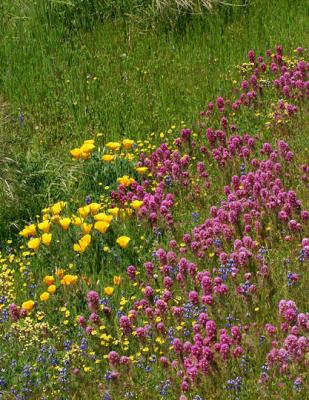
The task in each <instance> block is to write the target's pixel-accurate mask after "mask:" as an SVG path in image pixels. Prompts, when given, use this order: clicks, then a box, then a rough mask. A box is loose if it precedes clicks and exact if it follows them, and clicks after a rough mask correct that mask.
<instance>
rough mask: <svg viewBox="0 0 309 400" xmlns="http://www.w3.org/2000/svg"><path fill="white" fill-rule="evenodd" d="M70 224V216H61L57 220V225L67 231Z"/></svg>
mask: <svg viewBox="0 0 309 400" xmlns="http://www.w3.org/2000/svg"><path fill="white" fill-rule="evenodd" d="M70 224H71V218H61V219H60V220H59V225H60V226H61V228H62V229H64V230H65V231H67V230H68V229H69V226H70Z"/></svg>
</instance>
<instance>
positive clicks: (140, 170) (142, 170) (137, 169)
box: [135, 167, 148, 175]
mask: <svg viewBox="0 0 309 400" xmlns="http://www.w3.org/2000/svg"><path fill="white" fill-rule="evenodd" d="M135 170H136V171H137V172H138V173H139V174H141V175H143V174H145V173H146V172H147V171H148V168H147V167H136V168H135Z"/></svg>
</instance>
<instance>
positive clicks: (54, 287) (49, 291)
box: [47, 285, 57, 294]
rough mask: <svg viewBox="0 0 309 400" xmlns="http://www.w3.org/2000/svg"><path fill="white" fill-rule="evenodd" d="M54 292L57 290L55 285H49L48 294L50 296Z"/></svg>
mask: <svg viewBox="0 0 309 400" xmlns="http://www.w3.org/2000/svg"><path fill="white" fill-rule="evenodd" d="M56 290H57V287H56V285H50V286H48V288H47V291H48V293H51V294H54V293H55V292H56Z"/></svg>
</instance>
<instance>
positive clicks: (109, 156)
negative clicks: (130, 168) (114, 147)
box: [102, 154, 115, 162]
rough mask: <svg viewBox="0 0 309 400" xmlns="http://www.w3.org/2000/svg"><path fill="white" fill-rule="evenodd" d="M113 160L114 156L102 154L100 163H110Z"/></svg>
mask: <svg viewBox="0 0 309 400" xmlns="http://www.w3.org/2000/svg"><path fill="white" fill-rule="evenodd" d="M114 159H115V156H114V155H112V154H104V155H103V156H102V161H105V162H112V161H113V160H114Z"/></svg>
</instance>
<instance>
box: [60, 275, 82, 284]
mask: <svg viewBox="0 0 309 400" xmlns="http://www.w3.org/2000/svg"><path fill="white" fill-rule="evenodd" d="M77 279H78V276H77V275H64V277H63V278H62V279H61V281H60V282H61V284H62V285H65V286H69V285H74V284H75V283H76V282H77Z"/></svg>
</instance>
